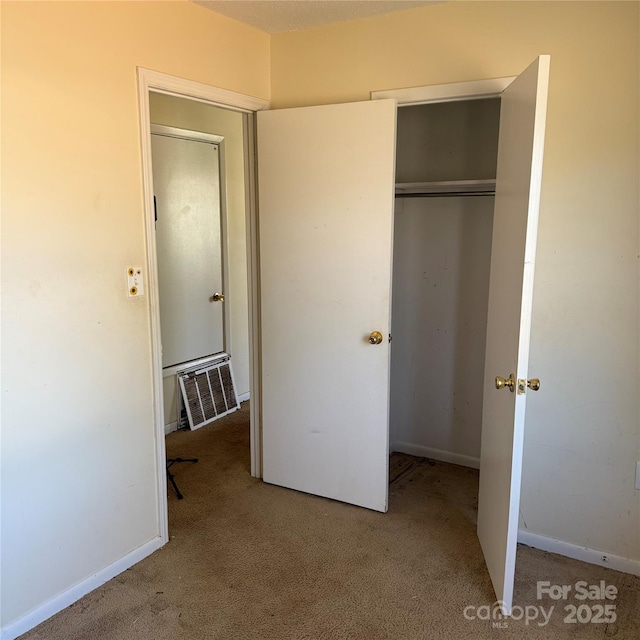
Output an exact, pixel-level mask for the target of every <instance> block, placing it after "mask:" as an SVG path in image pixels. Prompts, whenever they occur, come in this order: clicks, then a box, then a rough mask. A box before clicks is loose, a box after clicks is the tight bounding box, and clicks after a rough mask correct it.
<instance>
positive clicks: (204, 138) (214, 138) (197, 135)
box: [151, 123, 224, 145]
mask: <svg viewBox="0 0 640 640" xmlns="http://www.w3.org/2000/svg"><path fill="white" fill-rule="evenodd" d="M151 133H152V134H154V135H157V136H166V137H167V138H180V139H181V140H195V141H196V142H207V143H210V144H218V145H219V144H222V143H223V142H224V136H218V135H216V134H215V133H205V132H204V131H192V130H191V129H180V128H179V127H168V126H167V125H164V124H153V123H151Z"/></svg>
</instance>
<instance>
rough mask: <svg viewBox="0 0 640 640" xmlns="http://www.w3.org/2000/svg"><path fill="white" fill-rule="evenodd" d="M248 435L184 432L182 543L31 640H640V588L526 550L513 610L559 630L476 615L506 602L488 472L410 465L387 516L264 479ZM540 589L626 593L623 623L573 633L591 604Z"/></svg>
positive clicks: (213, 429)
mask: <svg viewBox="0 0 640 640" xmlns="http://www.w3.org/2000/svg"><path fill="white" fill-rule="evenodd" d="M248 438H249V430H248V407H247V406H246V404H245V406H244V407H243V410H242V411H240V412H238V413H235V414H232V415H231V416H228V417H227V418H224V419H223V420H222V421H220V422H219V423H217V424H213V425H210V426H207V427H204V428H202V429H200V430H199V431H195V432H177V433H174V434H171V435H170V436H169V437H168V438H167V447H168V452H169V455H170V457H175V456H182V457H191V456H192V455H193V456H197V457H199V458H200V462H198V463H197V464H185V465H178V466H177V467H174V470H175V473H176V479H177V481H178V484H179V486H180V489H181V490H182V492H183V493H184V495H185V499H184V500H182V501H178V500H177V499H176V498H175V495H174V494H173V492H172V491H170V492H169V530H170V536H171V540H170V542H169V544H168V545H166V546H165V547H164V548H163V549H161V550H160V551H158V552H156V553H155V554H153V555H152V556H151V557H149V558H147V559H145V560H143V561H142V562H140V563H139V564H137V565H136V566H135V567H133V568H132V569H129V570H128V571H125V572H124V573H123V574H121V575H120V576H118V577H116V578H115V579H113V580H111V581H110V582H108V583H107V584H105V585H104V586H103V587H101V588H100V589H97V590H96V591H94V592H92V593H90V594H89V595H88V596H86V597H85V598H83V599H82V600H80V601H79V602H77V603H76V604H74V605H73V606H71V607H69V608H68V609H66V610H64V611H62V612H61V613H59V614H58V615H56V616H55V617H53V618H52V619H50V620H48V621H46V622H44V623H43V624H42V625H40V626H39V627H37V628H36V629H34V630H33V631H31V632H30V633H28V634H26V635H25V636H23V638H28V639H29V640H36V639H37V640H88V639H91V640H165V639H166V640H169V639H172V640H173V639H176V640H178V639H179V640H205V639H206V640H214V639H215V640H218V639H219V640H245V639H247V640H248V639H251V640H279V639H283V640H324V639H326V640H334V639H335V640H347V639H348V640H357V639H362V640H382V639H388V640H420V639H426V638H442V639H448V638H451V639H455V640H458V639H464V638H469V639H474V640H476V639H482V638H510V637H526V638H545V639H556V638H581V639H582V638H585V639H587V638H609V637H615V638H617V639H630V640H631V639H634V640H638V638H640V617H639V615H640V614H639V611H640V578H635V577H632V576H628V575H625V574H621V573H617V572H615V571H611V570H608V569H602V568H599V567H595V566H593V565H588V564H584V563H581V562H577V561H575V560H569V559H567V558H563V557H561V556H554V555H551V554H548V553H545V552H541V551H537V550H534V549H530V548H527V547H519V550H518V566H517V576H516V589H515V604H517V605H520V606H522V607H525V606H529V607H534V606H536V607H537V606H539V605H542V606H543V607H544V609H545V611H546V612H548V611H549V607H550V606H552V605H555V610H554V611H553V613H552V614H551V615H550V620H549V622H548V624H546V625H545V626H539V623H540V622H541V621H542V617H539V618H538V619H537V620H534V621H530V622H529V624H526V623H525V620H519V621H514V620H509V621H508V622H507V623H506V624H507V628H497V627H492V624H493V623H492V621H491V620H478V619H473V620H468V619H466V618H465V615H464V611H465V607H468V606H475V607H479V606H481V605H490V604H492V603H493V602H494V600H495V596H494V595H493V591H492V588H491V584H490V581H489V577H488V575H487V572H486V569H485V567H484V562H483V559H482V553H481V551H480V548H479V545H478V541H477V538H476V534H475V517H476V496H477V485H478V476H477V472H475V471H474V470H472V469H466V468H463V467H457V466H454V465H448V464H444V463H434V462H432V461H425V460H424V459H418V460H414V461H410V460H407V459H406V458H405V459H401V458H397V457H396V458H395V459H393V460H392V465H391V468H392V478H391V479H392V483H391V486H390V499H389V502H390V508H389V512H388V513H387V514H379V513H375V512H372V511H367V510H365V509H360V508H357V507H352V506H349V505H346V504H341V503H338V502H331V501H329V500H325V499H322V498H317V497H314V496H309V495H306V494H302V493H297V492H295V491H289V490H287V489H282V488H279V487H275V486H270V485H267V484H264V483H263V482H261V481H259V480H256V479H254V478H251V477H250V475H249V448H248ZM538 580H547V581H549V582H551V583H552V584H559V585H565V584H566V585H575V583H576V582H578V581H580V580H585V581H587V583H588V584H599V581H600V580H604V581H605V582H606V583H607V584H610V585H615V586H616V587H617V589H618V591H619V595H618V597H617V599H616V600H615V601H613V604H615V605H616V614H617V618H618V619H617V622H615V623H614V624H598V623H586V622H584V623H580V622H576V623H565V622H564V617H565V615H567V612H565V611H564V607H565V606H567V605H569V604H575V605H579V604H584V603H581V602H580V601H577V600H575V599H573V597H572V596H570V597H569V600H567V601H566V602H563V601H552V600H550V599H549V598H545V599H543V600H540V601H538V600H536V581H538ZM609 603H611V601H609ZM589 604H598V603H597V602H595V603H589ZM538 611H539V610H538ZM473 612H474V611H473V610H467V613H468V614H472V613H473ZM485 612H486V611H485V610H482V609H480V610H479V611H478V613H479V614H480V615H484V613H485ZM592 613H595V614H597V613H598V611H597V610H595V609H589V610H588V611H587V610H583V612H582V618H583V619H584V618H585V617H586V616H588V615H591V614H592ZM530 614H531V615H533V609H530ZM469 617H470V616H469ZM495 622H497V623H498V625H500V624H504V621H502V622H501V621H495Z"/></svg>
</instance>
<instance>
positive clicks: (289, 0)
mask: <svg viewBox="0 0 640 640" xmlns="http://www.w3.org/2000/svg"><path fill="white" fill-rule="evenodd" d="M193 1H194V2H195V3H196V4H198V5H200V6H201V7H204V8H205V9H210V10H211V11H215V12H216V13H221V14H223V15H225V16H228V17H229V18H233V19H234V20H238V21H239V22H244V23H245V24H248V25H251V26H253V27H256V28H258V29H260V30H261V31H265V32H266V33H282V32H284V31H297V30H299V29H307V28H309V27H316V26H318V25H321V24H331V23H335V22H344V21H346V20H356V19H358V18H366V17H368V16H375V15H379V14H381V13H392V12H394V11H403V10H405V9H413V8H415V7H421V6H423V5H426V4H436V2H434V1H433V0H193Z"/></svg>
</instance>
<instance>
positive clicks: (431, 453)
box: [390, 442, 480, 469]
mask: <svg viewBox="0 0 640 640" xmlns="http://www.w3.org/2000/svg"><path fill="white" fill-rule="evenodd" d="M390 450H391V451H398V452H399V453H407V454H409V455H410V456H421V457H423V458H431V459H433V460H440V462H449V463H450V464H457V465H460V466H461V467H471V468H472V469H479V468H480V458H473V457H472V456H465V455H462V454H461V453H453V452H452V451H442V450H441V449H432V448H431V447H423V446H422V445H421V444H412V443H411V442H394V443H392V445H391V448H390Z"/></svg>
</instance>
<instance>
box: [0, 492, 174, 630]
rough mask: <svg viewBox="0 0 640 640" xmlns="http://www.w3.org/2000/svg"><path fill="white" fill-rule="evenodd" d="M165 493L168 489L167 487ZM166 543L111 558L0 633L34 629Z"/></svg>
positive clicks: (156, 540)
mask: <svg viewBox="0 0 640 640" xmlns="http://www.w3.org/2000/svg"><path fill="white" fill-rule="evenodd" d="M165 493H166V491H165ZM163 545H164V541H163V540H162V538H161V537H157V538H153V540H149V542H146V543H145V544H143V545H142V546H140V547H138V548H137V549H134V550H133V551H131V552H129V553H128V554H127V555H125V556H123V557H122V558H120V559H119V560H116V561H115V562H112V563H111V564H110V565H108V566H107V567H105V568H104V569H102V570H101V571H98V573H95V574H93V575H92V576H89V577H88V578H85V579H84V580H82V581H81V582H79V583H77V584H75V585H74V586H73V587H70V588H69V589H66V590H65V591H63V592H62V593H59V594H58V595H57V596H54V597H53V598H51V599H50V600H47V602H45V603H44V604H42V605H40V606H39V607H36V608H35V609H33V610H31V611H30V612H29V613H27V615H25V616H23V617H22V618H19V619H18V620H16V621H15V622H12V623H10V624H8V625H7V626H6V627H3V629H2V630H1V631H0V637H1V638H2V640H14V638H17V637H18V636H21V635H22V634H23V633H26V632H27V631H29V630H30V629H33V628H34V627H35V626H36V625H39V624H40V623H41V622H44V621H45V620H47V619H48V618H50V617H51V616H53V615H55V614H56V613H58V612H60V611H62V610H63V609H65V608H66V607H68V606H69V605H72V604H73V603H74V602H77V601H78V600H80V598H82V597H83V596H85V595H87V593H89V592H91V591H93V590H94V589H97V588H98V587H100V586H102V585H103V584H104V583H105V582H108V581H109V580H111V579H112V578H115V577H116V576H117V575H118V574H120V573H122V572H123V571H126V570H127V569H128V568H129V567H132V566H133V565H134V564H136V563H137V562H140V560H143V559H144V558H146V557H147V556H150V555H151V554H152V553H153V552H154V551H157V550H158V549H160V547H162V546H163Z"/></svg>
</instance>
